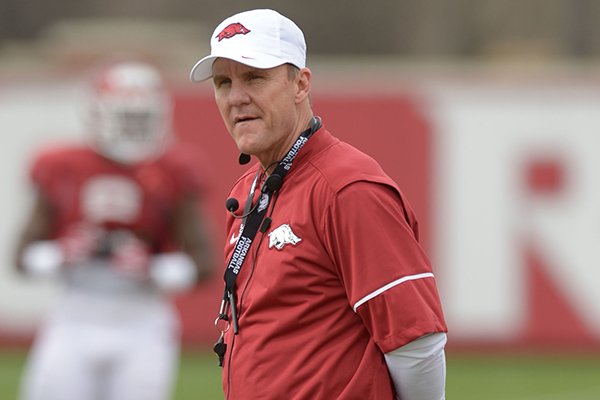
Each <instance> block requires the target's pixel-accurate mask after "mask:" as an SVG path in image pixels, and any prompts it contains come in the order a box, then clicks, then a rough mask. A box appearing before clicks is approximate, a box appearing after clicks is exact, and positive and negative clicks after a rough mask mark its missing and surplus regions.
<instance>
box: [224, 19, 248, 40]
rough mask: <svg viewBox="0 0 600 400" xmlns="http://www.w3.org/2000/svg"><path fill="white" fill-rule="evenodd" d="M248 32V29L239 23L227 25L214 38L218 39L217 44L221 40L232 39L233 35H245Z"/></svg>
mask: <svg viewBox="0 0 600 400" xmlns="http://www.w3.org/2000/svg"><path fill="white" fill-rule="evenodd" d="M248 32H250V29H248V28H246V27H245V26H244V25H242V24H240V23H239V22H235V23H233V24H229V25H227V26H226V27H225V28H224V29H223V30H222V31H221V32H220V33H219V34H218V35H217V36H215V37H216V38H217V39H219V42H220V41H221V40H223V39H229V38H232V37H234V36H235V35H238V34H240V35H245V34H247V33H248Z"/></svg>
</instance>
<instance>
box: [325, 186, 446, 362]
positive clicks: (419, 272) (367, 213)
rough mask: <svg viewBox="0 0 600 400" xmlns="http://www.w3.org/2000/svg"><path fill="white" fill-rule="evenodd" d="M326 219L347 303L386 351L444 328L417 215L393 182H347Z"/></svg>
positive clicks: (333, 254)
mask: <svg viewBox="0 0 600 400" xmlns="http://www.w3.org/2000/svg"><path fill="white" fill-rule="evenodd" d="M325 225H326V232H325V237H326V238H327V239H326V242H327V247H328V251H329V252H330V254H331V256H332V258H333V259H334V262H335V264H336V266H337V269H338V274H339V276H340V278H341V280H342V282H343V285H344V288H345V291H346V294H347V297H348V301H349V304H350V306H351V307H352V308H353V309H354V310H355V312H356V313H357V314H358V315H359V316H360V317H361V319H362V320H363V322H364V324H365V326H366V328H367V329H368V330H369V332H370V334H371V336H372V337H373V339H374V341H375V342H376V343H377V344H378V346H379V347H380V348H381V349H382V351H384V352H387V351H391V350H394V349H396V348H398V347H400V346H402V345H404V344H406V343H408V342H410V341H411V340H413V339H416V338H418V337H420V336H423V335H424V334H427V333H430V332H437V331H446V326H445V322H444V320H443V315H442V309H441V304H440V300H439V296H438V293H437V288H436V284H435V276H434V274H433V271H432V268H431V264H430V262H429V259H428V257H427V256H426V254H425V252H424V251H423V249H422V247H421V246H420V244H419V242H418V238H417V231H416V229H417V228H416V227H417V223H416V218H415V217H414V214H413V212H412V210H411V209H410V207H409V206H408V204H407V203H406V201H405V200H404V199H403V198H402V195H401V193H399V192H398V190H397V189H396V188H395V187H393V186H390V185H386V184H382V183H375V182H368V181H359V182H354V183H352V184H350V185H347V186H346V187H344V188H343V189H342V190H340V191H339V192H338V193H337V195H336V196H335V197H334V200H333V204H332V205H331V207H330V210H329V213H328V216H327V218H326V224H325Z"/></svg>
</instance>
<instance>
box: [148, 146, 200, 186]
mask: <svg viewBox="0 0 600 400" xmlns="http://www.w3.org/2000/svg"><path fill="white" fill-rule="evenodd" d="M156 164H157V165H159V166H160V167H161V168H162V169H164V170H165V171H166V172H167V173H168V174H169V175H170V176H172V177H173V178H174V179H176V180H177V181H179V182H180V183H181V185H183V186H184V187H187V188H191V189H193V190H196V191H198V190H199V191H203V192H206V191H208V190H209V188H210V187H211V186H212V184H211V182H210V176H211V173H210V163H209V161H208V159H207V156H206V155H205V154H204V153H203V152H202V151H201V150H200V149H197V148H195V147H193V146H192V147H190V146H186V145H185V144H183V143H174V144H172V145H171V146H169V147H168V148H167V149H166V150H165V152H164V154H163V155H162V156H161V157H160V158H159V159H158V160H157V161H156Z"/></svg>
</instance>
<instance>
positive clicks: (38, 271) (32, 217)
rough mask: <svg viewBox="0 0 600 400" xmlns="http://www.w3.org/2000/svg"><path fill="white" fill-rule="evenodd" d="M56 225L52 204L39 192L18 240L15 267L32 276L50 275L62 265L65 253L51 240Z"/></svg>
mask: <svg viewBox="0 0 600 400" xmlns="http://www.w3.org/2000/svg"><path fill="white" fill-rule="evenodd" d="M53 224H54V219H53V210H52V205H51V204H50V202H49V201H48V199H47V198H46V197H45V196H44V195H43V194H42V193H41V192H39V191H38V192H37V193H36V195H35V200H34V204H33V207H32V209H31V211H30V214H29V216H28V217H27V220H26V222H25V226H24V227H23V230H22V232H21V235H20V236H19V239H18V241H17V247H16V251H15V254H14V257H15V259H14V265H15V266H16V268H17V270H18V271H19V272H21V273H24V274H29V275H46V274H51V273H53V272H55V271H57V270H58V269H59V268H60V266H61V265H62V261H63V259H62V252H61V250H60V246H59V245H58V244H57V243H56V241H53V240H49V239H50V234H51V230H52V226H53Z"/></svg>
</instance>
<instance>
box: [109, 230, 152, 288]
mask: <svg viewBox="0 0 600 400" xmlns="http://www.w3.org/2000/svg"><path fill="white" fill-rule="evenodd" d="M110 248H111V253H110V263H111V266H112V267H113V268H115V269H116V271H117V272H119V273H121V274H123V275H128V276H132V277H136V278H144V279H145V278H147V277H148V266H149V263H150V255H151V252H150V248H149V247H148V245H146V243H145V242H144V241H143V240H141V239H139V238H137V237H136V235H135V234H134V233H133V232H130V231H127V230H119V231H114V232H111V233H110Z"/></svg>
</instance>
